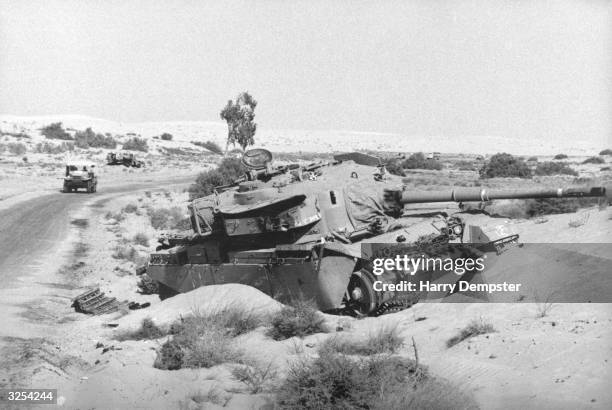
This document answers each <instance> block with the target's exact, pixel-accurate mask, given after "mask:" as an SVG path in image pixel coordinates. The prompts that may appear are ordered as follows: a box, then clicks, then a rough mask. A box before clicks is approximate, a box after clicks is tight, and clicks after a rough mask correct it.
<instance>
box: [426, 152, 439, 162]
mask: <svg viewBox="0 0 612 410" xmlns="http://www.w3.org/2000/svg"><path fill="white" fill-rule="evenodd" d="M427 159H433V160H434V161H440V153H439V152H430V153H429V154H427Z"/></svg>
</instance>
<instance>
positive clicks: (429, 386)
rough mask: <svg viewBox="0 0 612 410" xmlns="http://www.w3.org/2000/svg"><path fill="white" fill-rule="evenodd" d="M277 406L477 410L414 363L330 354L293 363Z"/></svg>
mask: <svg viewBox="0 0 612 410" xmlns="http://www.w3.org/2000/svg"><path fill="white" fill-rule="evenodd" d="M433 392H436V393H441V392H444V394H437V395H434V394H432V393H433ZM421 404H427V405H426V406H424V407H423V406H421ZM276 405H277V407H278V408H281V409H353V408H359V409H385V410H386V409H413V408H414V409H416V408H436V409H438V408H477V406H476V405H475V403H474V401H473V400H472V399H471V398H470V397H469V396H466V395H464V394H463V393H461V392H460V391H459V390H458V389H457V388H456V387H454V386H452V385H450V384H448V383H445V382H442V381H439V380H438V379H436V378H434V377H432V376H430V375H429V373H428V372H427V369H426V368H423V367H419V366H417V365H416V363H415V362H414V361H412V360H410V359H407V358H403V357H397V356H388V355H377V356H370V357H367V358H359V359H356V358H354V357H351V356H346V355H341V354H333V353H329V352H326V353H323V354H320V355H319V356H318V357H317V358H315V359H311V360H307V359H302V360H298V361H296V362H294V363H292V364H290V366H289V371H288V376H287V378H286V380H284V381H283V382H282V383H281V385H280V386H279V387H278V389H277V396H276Z"/></svg>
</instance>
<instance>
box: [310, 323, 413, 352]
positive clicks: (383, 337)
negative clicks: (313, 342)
mask: <svg viewBox="0 0 612 410" xmlns="http://www.w3.org/2000/svg"><path fill="white" fill-rule="evenodd" d="M403 344H404V341H403V339H402V338H401V337H400V335H399V332H398V330H397V326H388V327H381V328H380V329H379V330H377V331H375V332H372V333H370V334H369V335H368V336H367V337H366V338H365V339H362V338H355V337H354V336H333V337H330V338H328V339H326V340H325V341H324V342H323V344H322V345H321V347H320V348H319V351H322V352H331V353H342V354H351V355H363V356H370V355H374V354H380V353H395V352H396V351H397V350H399V349H400V348H401V347H402V345H403Z"/></svg>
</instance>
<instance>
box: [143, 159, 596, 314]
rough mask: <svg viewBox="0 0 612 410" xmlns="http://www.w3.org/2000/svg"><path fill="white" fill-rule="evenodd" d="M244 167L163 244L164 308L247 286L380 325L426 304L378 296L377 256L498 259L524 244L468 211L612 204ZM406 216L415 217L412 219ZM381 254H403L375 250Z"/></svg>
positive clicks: (335, 164)
mask: <svg viewBox="0 0 612 410" xmlns="http://www.w3.org/2000/svg"><path fill="white" fill-rule="evenodd" d="M242 164H243V166H244V168H245V173H244V175H243V176H242V177H241V178H239V179H238V180H236V181H235V182H234V183H233V184H230V185H227V186H221V187H217V189H216V190H215V193H214V194H212V195H209V196H207V197H203V198H198V199H195V200H193V201H191V202H190V203H189V205H188V208H189V213H190V218H191V225H192V230H193V232H192V233H191V234H189V235H182V236H181V235H178V236H177V235H175V236H164V237H162V238H160V246H159V247H158V249H157V251H156V252H155V253H153V254H152V255H151V256H150V259H149V261H148V264H147V266H146V273H147V275H148V276H149V277H150V278H152V279H153V280H155V281H157V282H158V284H159V288H160V296H161V297H162V298H165V297H169V296H172V295H174V294H176V293H184V292H189V291H191V290H193V289H195V288H198V287H200V286H206V285H214V284H226V283H240V284H246V285H250V286H253V287H255V288H257V289H259V290H261V291H262V292H264V293H267V294H268V295H270V296H272V297H275V298H277V299H279V300H281V301H286V300H291V299H293V298H305V299H313V300H314V301H316V304H317V306H318V308H319V309H320V310H321V311H325V312H332V313H333V312H338V313H348V314H354V315H379V314H382V313H384V312H387V311H389V310H398V309H403V308H406V307H409V306H410V305H412V304H414V303H415V302H417V301H418V300H419V299H420V298H421V297H422V294H420V293H419V292H405V291H402V292H400V291H388V290H387V291H382V290H376V289H375V286H374V282H375V281H376V280H377V279H380V277H376V276H375V275H374V274H373V273H372V256H373V255H374V254H376V252H379V253H380V251H381V249H382V251H383V253H384V252H386V254H385V256H386V257H394V256H395V255H401V254H406V253H408V252H413V253H414V252H417V253H419V254H426V255H442V254H444V255H445V256H448V257H451V258H453V257H458V256H461V255H463V256H465V255H466V252H467V253H470V252H474V253H475V254H476V255H482V253H486V252H489V253H492V254H500V253H501V252H503V250H504V248H506V247H508V246H513V245H514V244H517V243H518V239H519V238H518V235H517V234H516V233H515V232H514V231H513V230H512V229H511V228H512V227H511V226H510V225H508V224H507V223H500V220H499V219H495V218H489V217H484V218H483V217H482V215H481V218H480V219H478V218H477V217H476V216H475V215H474V211H467V210H466V208H465V207H464V206H463V204H465V203H468V202H482V203H484V202H487V201H490V200H495V199H512V198H521V199H525V198H573V197H602V196H605V188H602V187H596V188H582V187H579V188H559V189H553V190H549V189H519V190H489V189H485V188H464V189H451V190H446V191H439V192H438V191H423V192H416V191H411V190H408V189H407V188H405V187H404V186H402V183H401V182H402V181H401V178H399V177H396V176H393V175H389V174H387V173H386V171H385V168H384V165H382V163H381V162H380V160H378V159H377V158H376V157H372V156H369V155H367V154H363V153H351V154H342V155H337V156H335V157H334V160H333V161H327V162H318V163H313V164H310V165H306V166H302V165H299V164H289V165H284V166H276V167H273V166H272V154H271V153H270V152H268V151H266V150H263V149H254V150H250V151H247V152H246V153H245V154H244V156H243V158H242ZM436 203H445V205H440V204H436ZM407 204H416V206H417V207H416V209H414V206H413V207H412V208H413V209H407V208H409V206H406V205H407ZM426 204H427V205H428V208H426V209H423V208H422V206H423V205H426ZM432 204H434V205H432ZM451 205H453V206H451ZM432 206H433V207H432ZM483 221H484V223H483ZM380 244H389V245H393V246H389V247H385V246H383V247H382V248H381V247H380V246H378V247H376V245H380ZM452 244H456V245H458V246H455V247H449V245H452ZM443 274H444V273H440V272H433V273H431V275H433V276H431V275H430V276H431V277H432V278H433V279H435V280H451V281H453V280H454V281H456V280H457V279H458V277H457V275H454V276H455V277H452V276H453V275H451V278H450V279H449V278H446V279H442V278H440V275H443ZM436 275H438V276H436ZM402 279H405V275H401V274H398V273H397V272H395V273H393V274H392V277H389V276H388V275H387V277H386V278H385V280H387V281H389V282H397V283H399V282H400V281H401V280H402ZM463 279H464V280H467V279H466V276H464V277H463ZM471 279H472V280H475V279H476V278H475V277H474V275H472V278H471Z"/></svg>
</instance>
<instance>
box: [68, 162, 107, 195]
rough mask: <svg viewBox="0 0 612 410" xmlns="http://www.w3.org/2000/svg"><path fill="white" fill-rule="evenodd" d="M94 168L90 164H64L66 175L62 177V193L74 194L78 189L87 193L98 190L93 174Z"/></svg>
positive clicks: (96, 178) (96, 179) (95, 177)
mask: <svg viewBox="0 0 612 410" xmlns="http://www.w3.org/2000/svg"><path fill="white" fill-rule="evenodd" d="M95 167H96V166H95V165H94V164H91V163H76V162H72V163H68V164H66V175H65V176H64V188H63V190H62V192H64V193H68V192H75V191H77V190H78V189H79V188H82V189H85V190H86V191H87V192H88V193H93V192H96V191H97V190H98V177H97V176H96V174H95V172H94V168H95Z"/></svg>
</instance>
